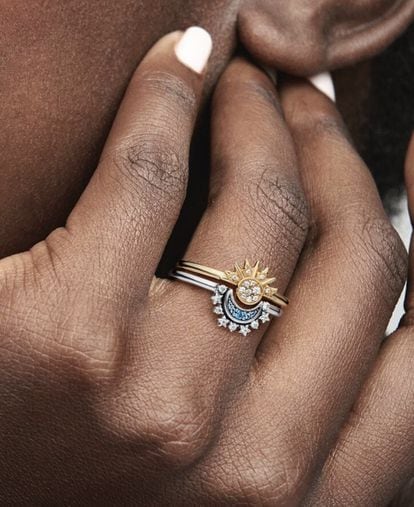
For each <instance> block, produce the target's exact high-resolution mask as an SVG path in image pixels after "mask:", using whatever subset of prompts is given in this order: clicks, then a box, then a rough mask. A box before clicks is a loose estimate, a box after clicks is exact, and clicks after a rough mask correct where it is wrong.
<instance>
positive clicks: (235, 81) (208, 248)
mask: <svg viewBox="0 0 414 507" xmlns="http://www.w3.org/2000/svg"><path fill="white" fill-rule="evenodd" d="M212 166H213V169H212V176H211V187H210V201H209V206H208V209H207V210H206V212H205V214H204V216H203V219H202V221H201V223H200V225H199V227H198V229H197V231H196V233H195V235H194V237H193V240H192V242H191V244H190V246H189V248H188V250H187V252H186V255H185V257H186V259H188V260H192V261H195V262H197V263H201V264H204V265H207V266H210V267H213V268H216V269H220V270H232V269H234V265H235V263H243V261H244V259H246V258H247V259H249V260H250V262H251V263H252V264H253V263H255V262H256V261H260V264H261V265H262V266H263V267H266V266H267V267H269V275H271V276H274V277H276V285H277V287H278V288H279V289H280V290H281V291H283V290H284V289H285V288H286V286H287V284H288V282H289V279H290V277H291V275H292V273H293V270H294V267H295V265H296V262H297V259H298V256H299V254H300V251H301V249H302V245H303V242H304V240H305V237H306V232H307V208H306V204H305V201H304V197H303V192H302V187H301V183H300V178H299V174H298V170H297V166H296V156H295V153H294V149H293V144H292V140H291V138H290V135H289V132H288V130H287V127H286V124H285V122H284V120H283V117H282V114H281V111H280V107H279V104H278V99H277V95H276V91H275V87H274V84H273V83H272V82H271V81H270V80H269V78H268V77H267V76H266V75H265V74H264V73H263V72H262V71H260V70H259V69H257V68H256V67H255V66H253V65H252V64H250V63H249V62H247V61H246V60H244V59H236V60H235V61H233V62H232V63H231V64H230V65H229V67H228V68H227V69H226V71H225V73H224V75H223V76H222V78H221V80H220V83H219V84H218V87H217V90H216V93H215V97H214V104H213V125H212ZM174 294H175V295H174V297H173V298H172V301H174V304H178V303H177V301H179V302H180V303H179V305H180V307H182V308H188V309H189V311H192V312H197V315H198V314H201V315H202V317H201V319H200V320H201V323H202V324H201V323H200V322H194V326H195V327H200V325H202V326H205V331H206V333H203V334H202V337H201V340H202V342H203V346H205V341H206V339H207V340H211V341H213V342H214V341H215V340H216V341H217V343H220V348H221V349H223V347H226V346H229V347H230V349H232V348H233V347H234V346H236V347H237V349H239V350H246V347H247V348H248V349H249V350H250V352H251V353H254V349H255V347H256V344H257V342H258V341H259V339H260V336H261V333H260V332H252V331H251V332H250V334H249V339H248V340H244V342H246V347H245V346H244V344H243V343H241V342H242V340H241V338H240V335H239V336H237V334H238V332H239V333H240V332H241V331H242V328H241V327H240V329H239V330H236V332H235V333H234V334H235V335H236V337H235V338H233V337H230V336H231V335H230V333H229V330H228V329H224V330H223V329H218V327H217V317H215V316H214V314H213V313H212V308H210V301H209V297H208V295H206V293H205V292H203V291H200V290H199V289H191V288H189V287H188V286H187V285H183V284H177V283H175V284H174ZM171 311H172V310H171ZM205 334H206V335H207V336H204V335H205ZM223 335H224V336H225V337H226V338H228V339H226V340H225V341H224V343H223V337H224V336H223ZM195 345H196V344H195ZM211 346H212V347H213V346H214V345H213V344H212V345H211ZM245 368H248V364H246V365H245Z"/></svg>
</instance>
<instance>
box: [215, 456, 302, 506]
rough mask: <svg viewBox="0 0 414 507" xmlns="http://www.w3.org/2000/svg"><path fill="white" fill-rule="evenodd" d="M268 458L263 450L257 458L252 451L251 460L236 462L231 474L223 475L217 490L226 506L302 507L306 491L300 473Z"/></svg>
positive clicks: (272, 458) (273, 458) (217, 483)
mask: <svg viewBox="0 0 414 507" xmlns="http://www.w3.org/2000/svg"><path fill="white" fill-rule="evenodd" d="M265 454H266V453H265V452H264V451H263V450H262V451H260V452H256V453H255V455H253V453H252V451H251V450H249V451H248V455H249V459H248V460H245V462H244V463H238V464H234V462H233V464H232V465H231V469H230V470H229V469H225V470H224V471H223V475H222V476H221V477H220V478H219V479H217V481H215V484H214V486H213V487H214V489H215V491H216V493H218V495H219V496H220V498H221V499H222V500H223V502H224V501H225V500H228V499H231V500H232V501H234V502H235V504H236V505H239V504H244V502H248V505H269V506H271V505H297V504H298V502H299V500H300V497H301V495H302V494H303V489H304V484H303V480H302V477H301V474H300V472H299V471H298V470H296V469H291V470H290V469H288V468H287V467H286V466H284V464H283V463H281V462H278V461H277V460H276V458H275V457H274V456H266V455H265ZM243 461H244V460H243Z"/></svg>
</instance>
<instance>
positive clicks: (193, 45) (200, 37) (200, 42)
mask: <svg viewBox="0 0 414 507" xmlns="http://www.w3.org/2000/svg"><path fill="white" fill-rule="evenodd" d="M212 47H213V43H212V40H211V35H210V34H209V33H208V32H207V31H206V30H204V28H200V27H199V26H192V27H191V28H188V29H187V30H186V31H185V32H184V34H183V36H182V37H181V39H180V40H179V41H178V42H177V45H176V46H175V55H176V56H177V59H178V60H179V61H180V62H181V63H182V64H183V65H185V66H186V67H188V68H189V69H191V70H193V71H194V72H197V74H201V73H202V72H203V70H204V69H205V67H206V65H207V62H208V59H209V57H210V54H211V50H212Z"/></svg>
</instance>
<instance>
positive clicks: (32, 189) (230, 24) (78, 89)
mask: <svg viewBox="0 0 414 507" xmlns="http://www.w3.org/2000/svg"><path fill="white" fill-rule="evenodd" d="M413 17H414V0H363V1H361V0H347V1H343V0H289V1H286V0H243V1H242V0H209V1H206V0H194V1H191V2H188V1H184V0H174V1H172V0H151V1H150V2H149V1H144V2H138V1H136V0H117V1H116V2H114V1H112V0H70V1H68V0H55V1H53V2H51V1H45V0H31V1H30V2H25V1H23V0H0V62H1V63H0V93H1V107H0V127H1V128H0V153H1V160H0V172H1V183H0V217H1V227H0V258H1V257H4V256H6V255H10V254H12V253H16V252H20V251H23V250H25V249H27V248H30V247H31V246H33V244H35V243H36V242H37V241H40V240H42V239H44V238H45V237H46V236H47V234H48V233H49V232H51V231H52V230H53V229H54V228H55V227H57V226H60V225H63V224H64V223H65V221H66V218H67V216H68V214H69V212H70V211H71V209H72V208H73V206H74V204H75V203H76V201H77V200H78V198H79V196H80V194H81V192H82V191H83V189H84V188H85V186H86V183H87V181H88V180H89V178H90V176H91V174H92V172H93V171H94V169H95V167H96V164H97V161H98V159H99V154H100V152H101V149H102V147H103V144H104V141H105V138H106V136H107V133H108V131H109V128H110V126H111V123H112V121H113V118H114V115H115V113H116V110H117V108H118V105H119V103H120V101H121V98H122V96H123V93H124V91H125V88H126V86H127V83H128V81H129V79H130V76H131V75H132V73H133V71H134V70H135V68H136V66H137V64H138V63H139V62H140V61H141V59H142V58H143V56H144V54H145V53H146V51H147V50H148V49H149V48H150V46H151V45H152V44H153V43H154V42H155V41H156V40H157V39H158V38H159V37H161V36H162V35H164V34H165V33H168V32H169V31H171V30H175V29H177V28H180V29H181V28H183V29H184V28H186V27H187V26H189V25H191V24H199V25H201V26H204V27H205V28H207V29H208V30H209V31H210V32H211V33H212V35H213V37H214V40H215V51H214V53H213V56H212V60H211V65H210V68H209V69H210V70H209V75H208V78H207V84H206V94H208V92H209V91H210V90H211V87H212V85H213V84H214V83H215V81H216V79H217V77H218V76H219V74H220V72H221V71H222V70H223V68H224V66H225V64H226V62H228V60H229V58H230V56H231V53H232V51H233V49H234V46H235V44H236V32H238V34H239V36H240V39H241V42H242V44H243V45H244V47H245V48H246V49H247V51H248V52H249V53H251V54H252V55H253V56H254V57H255V58H256V59H257V61H258V62H259V63H261V64H265V65H267V66H269V67H272V68H276V69H279V70H284V71H288V72H289V73H293V74H296V75H310V74H313V73H316V72H318V71H320V70H325V69H333V68H336V67H339V66H343V65H346V64H348V63H354V62H356V61H358V60H360V59H362V58H367V57H369V56H371V55H374V54H376V53H378V52H379V51H380V50H382V49H383V48H384V47H385V46H386V45H387V44H389V43H390V42H391V41H392V40H393V39H394V38H395V37H396V36H397V35H399V34H400V33H401V32H402V31H403V30H404V28H405V27H406V26H408V24H409V23H410V21H411V20H412V19H413ZM349 94H350V96H351V97H352V100H354V97H355V94H356V90H355V89H352V88H349Z"/></svg>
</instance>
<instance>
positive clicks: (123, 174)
mask: <svg viewBox="0 0 414 507" xmlns="http://www.w3.org/2000/svg"><path fill="white" fill-rule="evenodd" d="M210 51H211V39H210V36H209V35H208V34H207V32H205V31H204V30H202V29H200V28H196V27H193V28H191V29H189V30H187V31H186V32H185V33H184V35H183V34H182V33H179V32H176V33H172V34H169V35H167V36H165V37H164V38H163V39H161V40H160V41H159V42H158V43H157V44H156V45H155V46H154V47H153V48H152V49H151V50H150V52H149V53H148V54H147V56H146V57H145V58H144V60H143V61H142V63H141V64H140V66H139V67H138V69H137V71H136V73H135V75H134V76H133V78H132V80H131V82H130V85H129V88H128V90H127V92H126V95H125V98H124V100H123V103H122V105H121V107H120V110H119V112H118V115H117V118H116V120H115V123H114V125H113V128H112V131H111V133H110V136H109V138H108V140H107V143H106V146H105V148H104V151H103V155H102V158H101V161H100V163H99V167H98V169H97V171H96V174H95V175H94V177H93V178H92V181H91V182H90V184H89V185H88V188H87V189H86V191H85V193H84V195H83V196H82V198H81V200H80V202H79V203H78V205H77V206H76V208H75V210H74V211H73V213H72V214H71V216H70V218H69V220H68V224H67V229H68V230H69V231H70V233H71V236H72V238H75V241H76V243H77V244H79V246H80V249H81V251H83V252H91V251H93V252H94V255H93V256H91V258H90V262H91V263H92V264H94V267H93V269H94V270H95V271H98V273H99V274H100V275H101V277H102V278H106V279H107V278H108V277H109V278H110V280H111V283H112V284H115V285H118V286H121V287H122V289H123V290H126V291H128V290H129V289H131V290H136V288H137V286H138V287H139V288H140V289H144V290H145V287H146V286H147V285H148V284H149V282H150V280H151V278H152V276H153V273H154V271H155V268H156V265H157V263H158V261H159V258H160V255H161V253H162V251H163V249H164V246H165V243H166V241H167V240H168V238H169V235H170V232H171V229H172V227H173V226H174V224H175V220H176V217H177V214H178V212H179V210H180V207H181V203H182V200H183V197H184V195H185V191H186V181H187V162H188V152H189V146H190V141H191V136H192V131H193V125H194V121H195V118H196V115H197V110H198V107H199V101H200V94H201V91H202V86H203V71H204V69H205V67H206V64H207V60H208V56H209V54H210ZM138 282H139V283H138Z"/></svg>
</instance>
